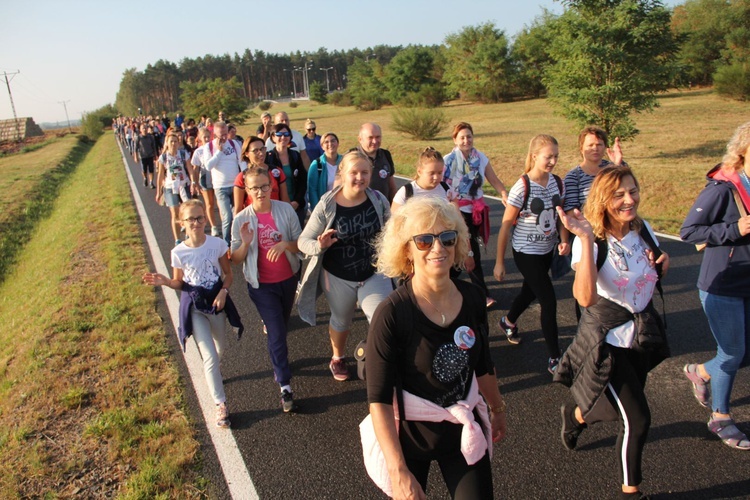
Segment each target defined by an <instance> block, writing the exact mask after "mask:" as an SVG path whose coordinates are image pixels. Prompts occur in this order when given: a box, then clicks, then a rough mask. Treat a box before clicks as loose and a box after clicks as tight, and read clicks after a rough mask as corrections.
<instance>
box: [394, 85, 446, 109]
mask: <svg viewBox="0 0 750 500" xmlns="http://www.w3.org/2000/svg"><path fill="white" fill-rule="evenodd" d="M444 102H445V87H443V85H441V84H439V83H431V84H427V85H422V87H420V89H419V91H418V92H410V93H409V94H408V95H407V96H406V97H405V98H404V100H403V103H404V104H405V105H407V106H410V107H421V108H439V107H440V106H442V105H443V103H444Z"/></svg>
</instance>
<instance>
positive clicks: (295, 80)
mask: <svg viewBox="0 0 750 500" xmlns="http://www.w3.org/2000/svg"><path fill="white" fill-rule="evenodd" d="M284 71H291V72H292V87H293V88H294V94H292V99H294V98H295V97H297V79H296V78H294V72H295V71H297V68H292V69H286V68H285V69H284Z"/></svg>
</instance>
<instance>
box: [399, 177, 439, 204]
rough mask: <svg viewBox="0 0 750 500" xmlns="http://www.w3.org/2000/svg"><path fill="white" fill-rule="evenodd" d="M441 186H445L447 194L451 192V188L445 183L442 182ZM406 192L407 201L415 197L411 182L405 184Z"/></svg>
mask: <svg viewBox="0 0 750 500" xmlns="http://www.w3.org/2000/svg"><path fill="white" fill-rule="evenodd" d="M440 185H441V186H443V189H445V192H446V193H447V192H448V190H450V186H449V185H448V183H447V182H445V181H440ZM404 191H405V194H406V196H405V199H407V200H408V199H409V198H411V197H412V196H414V186H412V185H411V182H407V183H406V184H404Z"/></svg>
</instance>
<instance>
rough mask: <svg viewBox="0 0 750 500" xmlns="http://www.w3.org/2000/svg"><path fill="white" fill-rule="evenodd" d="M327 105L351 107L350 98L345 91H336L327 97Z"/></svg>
mask: <svg viewBox="0 0 750 500" xmlns="http://www.w3.org/2000/svg"><path fill="white" fill-rule="evenodd" d="M328 103H329V104H333V105H334V106H351V105H352V104H353V103H352V96H351V95H349V92H347V91H346V90H337V91H335V92H331V93H330V94H329V95H328Z"/></svg>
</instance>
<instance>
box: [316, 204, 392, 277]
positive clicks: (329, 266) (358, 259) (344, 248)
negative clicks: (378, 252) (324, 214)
mask: <svg viewBox="0 0 750 500" xmlns="http://www.w3.org/2000/svg"><path fill="white" fill-rule="evenodd" d="M331 227H332V228H333V229H335V230H336V238H338V241H336V243H334V244H333V245H331V246H330V247H329V248H328V250H326V252H325V254H323V269H325V270H326V271H328V272H329V273H331V274H333V275H334V276H336V277H337V278H341V279H342V280H347V281H365V280H366V279H368V278H369V277H371V276H372V275H373V274H375V267H374V266H373V253H374V248H373V246H372V243H373V242H374V238H375V236H376V235H377V234H378V233H379V232H380V219H379V218H378V212H377V210H376V209H375V205H373V204H372V201H370V198H369V197H368V198H367V199H366V200H365V201H364V202H363V203H360V204H359V205H357V206H356V207H343V206H341V205H338V204H337V205H336V215H335V217H334V219H333V226H331Z"/></svg>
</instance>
